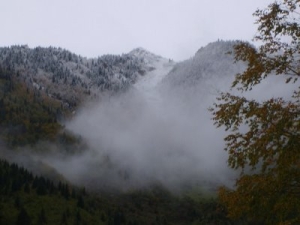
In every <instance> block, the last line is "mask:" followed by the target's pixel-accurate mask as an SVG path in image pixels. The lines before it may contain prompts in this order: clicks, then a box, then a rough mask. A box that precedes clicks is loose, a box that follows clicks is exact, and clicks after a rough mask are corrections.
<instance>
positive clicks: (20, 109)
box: [0, 68, 61, 146]
mask: <svg viewBox="0 0 300 225" xmlns="http://www.w3.org/2000/svg"><path fill="white" fill-rule="evenodd" d="M0 87H2V88H0V115H1V116H0V126H1V127H2V132H1V133H0V134H1V135H2V136H3V137H4V140H6V142H7V143H8V144H9V145H10V146H16V145H18V146H20V145H26V144H33V143H35V142H36V141H38V140H54V138H55V137H56V135H57V133H58V131H59V130H60V129H61V125H60V124H59V123H58V122H57V115H58V114H60V113H61V110H60V104H59V103H58V102H57V101H55V100H52V99H51V98H49V97H48V96H45V95H42V94H41V93H40V92H39V91H38V90H32V89H29V88H28V87H27V86H26V84H25V83H22V82H20V81H19V80H18V79H16V75H15V74H14V72H13V71H10V70H7V69H3V68H0Z"/></svg>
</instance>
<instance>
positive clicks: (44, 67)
mask: <svg viewBox="0 0 300 225" xmlns="http://www.w3.org/2000/svg"><path fill="white" fill-rule="evenodd" d="M149 54H150V53H149ZM145 58H147V57H145V56H141V55H136V54H134V51H133V52H132V53H129V54H123V55H121V56H117V55H104V56H101V57H98V58H93V59H87V58H84V57H81V56H78V55H75V54H73V53H71V52H69V51H67V50H64V49H61V48H53V47H49V48H42V47H37V48H34V49H30V48H28V47H27V46H12V47H5V48H0V66H1V67H3V68H5V69H9V70H11V71H14V72H15V73H16V74H17V75H18V79H20V80H21V81H22V82H24V83H25V84H26V85H27V86H28V88H31V89H37V90H39V91H41V92H44V93H46V94H47V95H48V96H49V97H51V98H54V99H57V100H60V101H61V102H62V104H63V105H64V107H67V108H70V109H75V108H76V106H77V104H78V103H80V102H81V101H83V100H84V99H86V98H95V97H99V96H101V93H103V92H110V93H113V92H117V91H120V90H124V89H127V88H128V87H129V86H130V85H131V84H132V83H134V82H135V81H136V79H137V78H138V77H139V76H140V75H143V74H145V73H146V72H147V71H149V70H151V69H153V68H150V67H149V66H148V62H147V60H145Z"/></svg>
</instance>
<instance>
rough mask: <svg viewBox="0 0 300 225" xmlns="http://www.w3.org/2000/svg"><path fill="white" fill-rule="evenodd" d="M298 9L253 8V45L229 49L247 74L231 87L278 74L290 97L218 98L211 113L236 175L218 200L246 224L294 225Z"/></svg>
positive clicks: (299, 199)
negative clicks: (222, 130) (233, 183)
mask: <svg viewBox="0 0 300 225" xmlns="http://www.w3.org/2000/svg"><path fill="white" fill-rule="evenodd" d="M299 9H300V1H299V0H284V1H276V2H274V3H272V4H270V5H269V6H268V7H267V8H266V9H264V10H257V11H256V12H255V13H254V16H256V18H257V24H258V32H257V35H256V36H255V38H254V40H255V41H257V42H258V44H260V46H259V47H258V48H256V47H254V46H252V45H251V44H249V43H246V42H240V43H239V44H238V45H236V46H235V51H234V53H235V60H236V61H240V60H241V61H244V62H246V63H247V68H246V70H245V71H244V72H243V73H240V74H237V75H236V79H235V81H234V83H233V88H236V89H237V90H239V91H241V92H247V91H251V90H252V88H253V87H254V86H256V85H259V84H260V83H261V81H262V80H264V79H266V78H268V77H269V76H281V77H285V78H286V79H284V80H285V82H283V83H282V88H287V89H289V90H290V89H292V88H294V90H293V94H292V95H291V96H290V97H286V96H285V97H279V98H271V99H268V100H266V101H259V100H256V99H248V98H246V97H243V96H242V95H233V94H231V93H222V94H221V96H220V97H219V98H218V100H219V101H218V103H217V104H215V106H214V108H212V112H213V116H214V117H213V119H214V121H215V124H216V125H217V126H218V127H220V126H222V127H225V129H226V130H227V131H228V132H229V134H228V135H227V136H226V138H225V142H226V148H225V150H226V151H228V154H229V158H228V164H229V166H230V167H232V168H234V169H241V170H242V173H241V175H240V177H239V179H238V180H237V181H236V187H235V189H233V190H231V189H228V188H225V187H222V188H220V191H219V198H220V201H221V202H222V203H223V204H224V205H225V206H226V207H227V209H228V216H229V217H231V218H235V219H240V220H242V221H244V222H246V223H253V224H281V225H283V224H299V223H300V87H299V85H298V84H299V83H298V78H299V76H300V42H299V38H300V24H299V22H300V11H299ZM295 87H296V88H295ZM266 91H268V90H266ZM241 127H243V129H241Z"/></svg>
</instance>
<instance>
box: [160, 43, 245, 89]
mask: <svg viewBox="0 0 300 225" xmlns="http://www.w3.org/2000/svg"><path fill="white" fill-rule="evenodd" d="M235 44H237V42H236V41H218V42H213V43H210V44H208V45H207V46H205V47H202V48H200V49H199V50H198V51H197V52H196V54H195V56H194V57H192V58H190V59H188V60H186V61H183V62H181V63H178V64H176V65H175V66H174V68H173V70H172V71H171V72H170V73H169V74H168V75H167V76H166V77H165V79H164V80H163V82H162V83H163V84H162V86H163V88H171V89H173V90H176V91H178V89H181V90H187V89H202V93H205V92H211V93H212V92H214V93H216V92H218V91H220V90H222V88H223V87H226V88H227V89H228V87H229V86H230V84H231V82H232V81H233V79H234V75H235V74H237V73H238V72H242V71H243V70H244V69H245V64H244V63H243V62H237V63H234V58H233V55H232V54H229V52H232V51H233V46H234V45H235ZM198 91H199V90H198Z"/></svg>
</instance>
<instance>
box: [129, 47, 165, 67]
mask: <svg viewBox="0 0 300 225" xmlns="http://www.w3.org/2000/svg"><path fill="white" fill-rule="evenodd" d="M129 54H130V55H133V56H135V57H138V58H142V59H144V60H145V61H147V62H150V63H151V62H154V61H158V60H160V59H162V58H163V57H161V56H159V55H156V54H154V53H152V52H150V51H148V50H146V49H145V48H142V47H138V48H135V49H133V50H132V51H130V52H129Z"/></svg>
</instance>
